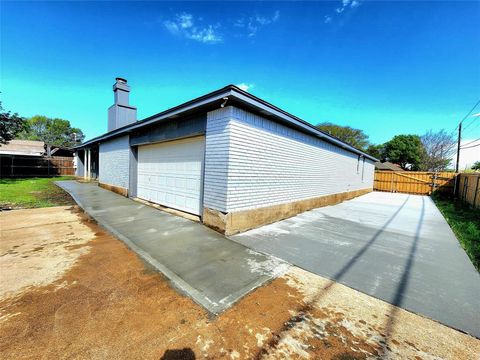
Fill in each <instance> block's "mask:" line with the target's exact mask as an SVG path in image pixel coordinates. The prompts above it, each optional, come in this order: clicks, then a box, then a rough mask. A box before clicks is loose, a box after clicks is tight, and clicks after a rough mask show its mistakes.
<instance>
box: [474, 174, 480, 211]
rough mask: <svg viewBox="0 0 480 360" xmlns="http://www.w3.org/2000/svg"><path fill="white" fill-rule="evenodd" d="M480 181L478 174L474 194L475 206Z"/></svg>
mask: <svg viewBox="0 0 480 360" xmlns="http://www.w3.org/2000/svg"><path fill="white" fill-rule="evenodd" d="M479 183H480V175H478V176H477V186H475V193H474V194H473V208H474V209H475V205H476V204H477V195H478V184H479Z"/></svg>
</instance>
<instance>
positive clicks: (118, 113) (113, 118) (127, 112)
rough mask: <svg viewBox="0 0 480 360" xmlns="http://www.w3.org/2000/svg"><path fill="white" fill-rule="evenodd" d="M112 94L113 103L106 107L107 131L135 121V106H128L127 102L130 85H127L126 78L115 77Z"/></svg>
mask: <svg viewBox="0 0 480 360" xmlns="http://www.w3.org/2000/svg"><path fill="white" fill-rule="evenodd" d="M113 94H114V99H115V103H114V104H113V105H112V106H110V107H109V108H108V131H112V130H115V129H118V128H120V127H122V126H125V125H128V124H131V123H134V122H135V121H137V108H136V107H134V106H130V105H129V102H128V98H129V95H130V86H128V85H127V80H126V79H123V78H119V77H117V78H116V79H115V84H113Z"/></svg>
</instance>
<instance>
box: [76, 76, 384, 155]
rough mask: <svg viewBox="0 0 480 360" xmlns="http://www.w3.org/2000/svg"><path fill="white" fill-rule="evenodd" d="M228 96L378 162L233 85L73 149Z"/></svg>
mask: <svg viewBox="0 0 480 360" xmlns="http://www.w3.org/2000/svg"><path fill="white" fill-rule="evenodd" d="M229 96H233V97H235V98H237V99H238V100H241V101H244V102H248V103H249V104H250V105H252V106H254V107H257V108H259V109H261V110H264V111H267V112H269V113H271V114H272V115H273V116H276V117H279V118H282V119H283V120H285V121H287V122H290V123H293V124H294V125H296V126H297V127H300V128H302V129H304V130H306V131H308V132H310V133H312V134H314V135H316V136H318V137H320V138H322V139H323V140H325V141H328V142H330V143H332V144H334V145H336V146H339V147H341V148H343V149H345V150H348V151H351V152H354V153H356V154H359V155H362V156H364V157H366V158H368V159H370V160H373V161H378V159H376V158H375V157H373V156H371V155H369V154H367V153H365V152H363V151H361V150H359V149H357V148H355V147H353V146H352V145H350V144H347V143H345V142H343V141H342V140H340V139H338V138H336V137H335V136H332V135H330V134H327V133H325V132H323V131H321V130H319V129H318V128H316V127H315V126H313V125H312V124H310V123H308V122H306V121H305V120H302V119H300V118H298V117H297V116H295V115H292V114H290V113H288V112H286V111H284V110H282V109H280V108H278V107H276V106H275V105H272V104H270V103H269V102H267V101H265V100H262V99H260V98H258V97H256V96H254V95H252V94H250V93H248V92H246V91H243V90H242V89H240V88H238V87H237V86H235V85H228V86H225V87H223V88H221V89H219V90H216V91H213V92H211V93H208V94H206V95H203V96H201V97H198V98H196V99H193V100H190V101H187V102H186V103H183V104H180V105H178V106H175V107H173V108H171V109H168V110H165V111H162V112H160V113H158V114H155V115H152V116H149V117H147V118H145V119H143V120H139V121H137V122H135V123H133V124H129V125H126V126H124V127H121V128H118V129H115V130H113V131H110V132H108V133H106V134H103V135H101V136H97V137H95V138H93V139H91V140H89V141H87V142H85V143H83V144H81V145H78V146H76V147H75V149H81V148H83V147H85V146H87V145H89V144H92V143H96V142H99V141H102V140H106V139H109V138H111V137H116V136H120V135H122V134H127V133H128V132H130V131H131V130H134V129H137V128H139V127H143V126H146V125H149V124H153V123H155V122H157V121H160V120H163V119H165V118H169V117H172V116H174V115H177V114H179V113H182V112H184V111H188V110H191V109H194V108H196V107H198V106H201V105H205V104H208V103H212V102H215V101H219V100H222V99H223V98H224V97H229Z"/></svg>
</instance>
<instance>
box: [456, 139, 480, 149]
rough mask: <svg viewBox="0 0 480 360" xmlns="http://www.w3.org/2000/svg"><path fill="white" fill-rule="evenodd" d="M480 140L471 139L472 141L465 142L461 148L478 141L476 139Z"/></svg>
mask: <svg viewBox="0 0 480 360" xmlns="http://www.w3.org/2000/svg"><path fill="white" fill-rule="evenodd" d="M478 140H480V138H478V139H475V140H473V141H470V142H468V143H466V144H463V145H462V146H460V149H463V148H464V147H465V146H467V145H470V144H473V143H474V142H476V141H478Z"/></svg>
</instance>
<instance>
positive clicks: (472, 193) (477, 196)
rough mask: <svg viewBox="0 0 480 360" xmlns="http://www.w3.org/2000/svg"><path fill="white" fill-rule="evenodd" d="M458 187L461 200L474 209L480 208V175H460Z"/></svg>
mask: <svg viewBox="0 0 480 360" xmlns="http://www.w3.org/2000/svg"><path fill="white" fill-rule="evenodd" d="M457 186H458V190H457V195H458V198H459V199H460V200H462V201H463V202H465V203H468V204H470V205H471V206H472V207H474V208H480V174H467V173H462V174H460V175H459V176H458V184H457Z"/></svg>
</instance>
